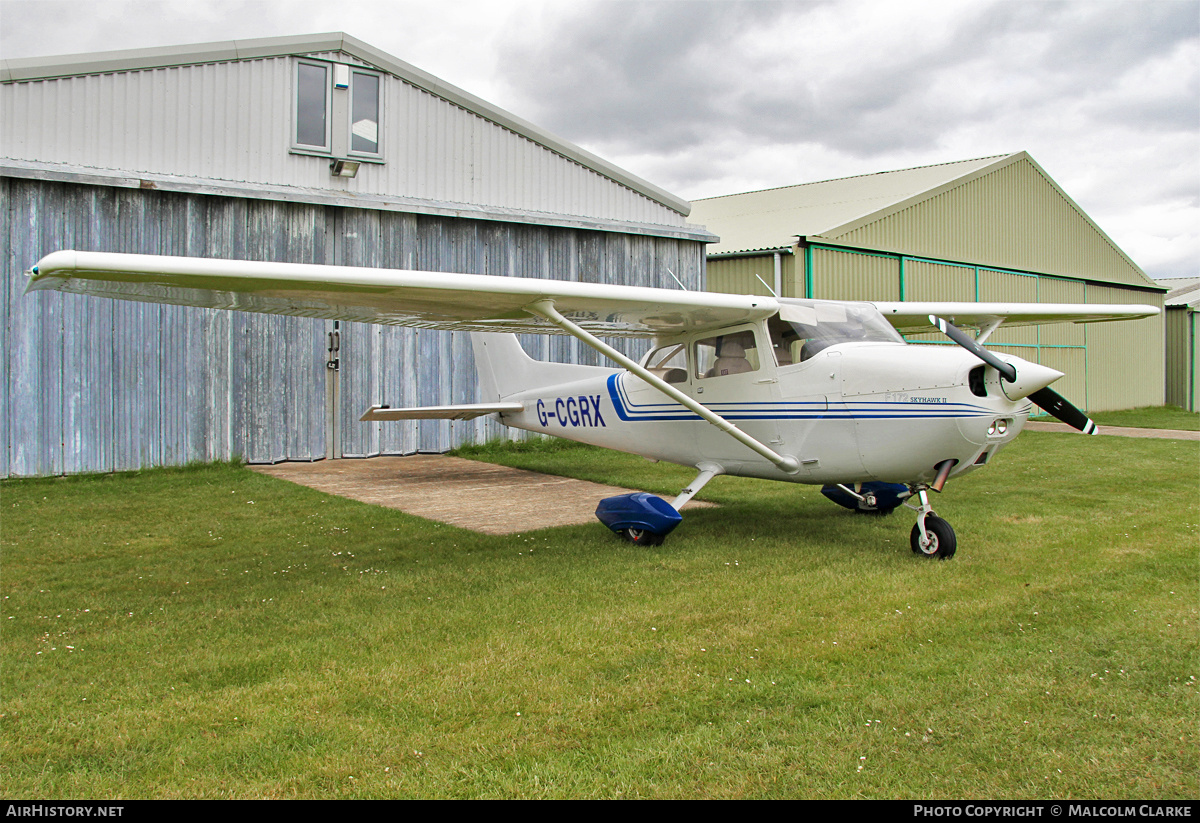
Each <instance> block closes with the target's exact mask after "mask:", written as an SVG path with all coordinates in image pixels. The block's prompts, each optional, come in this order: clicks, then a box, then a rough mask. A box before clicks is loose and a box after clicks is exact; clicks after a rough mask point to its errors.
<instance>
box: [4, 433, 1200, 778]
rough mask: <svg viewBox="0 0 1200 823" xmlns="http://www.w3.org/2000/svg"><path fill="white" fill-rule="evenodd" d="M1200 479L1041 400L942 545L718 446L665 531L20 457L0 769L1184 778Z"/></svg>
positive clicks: (538, 457) (567, 458) (552, 452)
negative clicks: (1048, 416)
mask: <svg viewBox="0 0 1200 823" xmlns="http://www.w3.org/2000/svg"><path fill="white" fill-rule="evenodd" d="M486 454H487V456H488V457H489V459H493V460H498V461H502V462H506V463H510V464H512V465H520V466H524V467H527V468H535V469H541V470H545V471H550V472H554V473H559V474H570V475H574V476H579V477H586V478H588V479H593V480H601V481H604V482H610V483H617V484H621V485H626V486H631V487H640V488H646V489H649V490H652V491H657V492H660V493H664V494H674V493H676V492H677V491H678V489H679V488H680V487H682V485H684V484H686V483H687V482H688V481H689V480H690V479H691V474H692V473H691V472H690V471H689V470H686V469H682V468H679V467H673V466H666V465H662V464H658V465H652V464H649V463H647V462H645V461H644V460H641V459H640V458H637V457H631V456H627V455H620V454H615V453H611V452H600V451H595V450H592V449H587V448H581V447H562V446H561V445H545V444H543V445H538V446H536V447H527V448H524V449H511V450H502V451H495V450H493V451H491V452H487V453H486ZM1084 467H1086V468H1084ZM1198 479H1200V477H1198V461H1197V448H1196V444H1194V443H1187V442H1180V441H1166V440H1141V439H1138V440H1135V439H1129V440H1126V439H1118V438H1088V437H1082V436H1072V435H1064V434H1043V433H1026V434H1024V435H1022V436H1021V437H1020V438H1019V439H1018V440H1017V441H1016V443H1015V444H1013V445H1012V446H1011V447H1009V448H1008V449H1007V450H1006V451H1005V452H1003V453H1002V454H1001V455H1000V456H999V458H998V459H997V460H996V461H995V463H994V464H993V465H991V466H989V467H988V468H987V469H986V470H983V471H979V472H976V473H974V474H972V475H970V476H968V477H966V478H962V479H961V480H958V481H952V482H951V483H950V484H949V485H948V486H947V490H946V493H945V494H944V495H942V496H941V497H939V498H937V499H936V503H937V504H938V512H939V514H941V515H942V516H943V517H945V518H946V519H948V520H949V521H950V522H951V523H952V524H953V525H954V527H955V528H956V530H957V531H958V537H959V551H958V555H957V556H956V557H955V558H954V559H953V560H950V561H947V562H937V561H927V560H923V559H920V558H917V557H915V556H914V555H913V554H912V553H911V551H910V550H909V546H908V532H909V529H910V528H911V526H912V523H913V517H912V513H911V512H908V511H907V510H905V509H902V510H900V512H899V513H897V514H895V515H893V516H891V517H887V518H869V517H860V516H855V515H853V514H851V513H850V512H847V511H845V510H843V509H840V508H838V507H836V506H833V505H832V504H830V503H829V502H828V501H826V500H825V499H824V498H823V497H821V495H820V494H819V492H818V491H817V490H816V489H814V488H808V487H799V486H789V485H785V484H778V483H769V482H764V481H754V480H746V479H740V478H729V477H720V478H717V479H716V480H714V481H713V482H712V483H710V484H709V485H708V486H707V487H706V488H705V489H704V492H703V493H702V494H701V497H702V498H706V499H709V500H714V501H717V502H719V503H720V504H721V507H720V508H717V509H703V510H697V511H694V512H690V513H688V514H687V515H686V516H685V518H684V523H683V525H682V526H681V527H680V528H679V529H678V531H677V532H676V533H675V534H673V535H672V536H671V537H670V538H669V539H668V540H667V542H666V544H665V545H664V546H662V547H661V548H657V549H646V548H638V547H634V546H631V545H628V544H625V543H622V542H620V541H619V540H617V539H616V538H615V537H614V536H613V535H611V534H610V533H608V532H607V531H606V530H605V529H604V528H603V527H602V526H601V525H600V524H599V523H595V524H590V525H585V526H577V527H567V528H556V529H547V530H543V531H537V532H531V533H528V534H520V535H513V536H508V537H488V536H485V535H479V534H475V533H472V532H467V531H463V530H460V529H455V528H452V527H449V526H444V525H439V524H437V523H433V522H430V521H425V520H420V519H418V518H414V517H410V516H406V515H404V514H402V513H400V512H396V511H391V510H387V509H382V508H377V507H373V506H369V505H365V504H361V503H356V502H352V501H349V500H344V499H340V498H335V497H330V496H327V495H323V494H320V493H318V492H315V491H312V490H309V489H306V488H302V487H299V486H295V485H292V484H290V483H287V482H284V481H280V480H275V479H272V478H268V477H264V476H262V475H259V474H256V473H254V472H251V471H248V470H245V469H241V468H237V467H232V466H227V465H222V466H210V467H202V468H197V469H190V470H157V471H147V472H143V473H139V474H134V475H120V476H104V477H83V478H68V479H57V480H32V481H10V482H6V483H4V484H2V485H0V512H2V516H0V530H2V531H0V537H2V546H0V563H2V574H0V597H2V599H0V604H2V608H0V632H2V634H0V640H2V643H0V790H2V792H3V794H4V795H5V796H7V797H11V798H97V799H99V798H139V797H213V798H217V797H238V798H258V797H266V798H273V797H333V798H340V797H538V798H541V797H656V798H674V797H712V798H738V797H781V798H789V797H801V798H803V797H830V798H1045V797H1061V798H1068V797H1070V798H1164V799H1168V798H1180V799H1187V798H1195V797H1196V796H1197V794H1198V792H1200V787H1198V780H1197V774H1198V772H1200V770H1198V768H1197V767H1198V765H1200V763H1198V760H1200V758H1198V757H1197V746H1196V742H1197V741H1196V730H1197V695H1196V691H1197V685H1196V674H1197V671H1196V664H1197V631H1196V628H1197V611H1198V603H1197V590H1198V588H1197V583H1198V571H1200V569H1198V564H1197V547H1198V543H1197V531H1198V528H1200V512H1198V502H1200V501H1198V499H1197V497H1198V495H1197V486H1198V484H1197V481H1198ZM469 504H470V501H469V500H468V501H464V505H469Z"/></svg>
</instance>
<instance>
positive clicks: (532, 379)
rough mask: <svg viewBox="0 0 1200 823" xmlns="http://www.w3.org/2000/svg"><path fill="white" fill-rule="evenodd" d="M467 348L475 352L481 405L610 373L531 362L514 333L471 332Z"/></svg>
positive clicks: (600, 368) (580, 367)
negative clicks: (543, 387)
mask: <svg viewBox="0 0 1200 823" xmlns="http://www.w3.org/2000/svg"><path fill="white" fill-rule="evenodd" d="M471 346H472V347H473V348H474V349H475V370H476V371H477V372H478V373H479V401H480V402H481V403H494V402H496V401H497V400H501V399H503V398H505V397H512V396H513V395H516V394H520V393H521V392H525V391H529V390H530V389H536V388H540V387H542V386H552V385H555V384H557V383H572V382H574V381H576V380H584V379H586V378H588V377H596V376H598V375H605V374H610V373H612V371H613V369H606V368H602V367H599V366H579V365H575V364H572V363H547V362H544V361H542V360H534V359H533V358H532V357H530V356H529V355H528V354H526V353H525V349H523V348H521V343H520V341H519V340H517V336H516V335H515V334H490V333H481V332H472V333H471Z"/></svg>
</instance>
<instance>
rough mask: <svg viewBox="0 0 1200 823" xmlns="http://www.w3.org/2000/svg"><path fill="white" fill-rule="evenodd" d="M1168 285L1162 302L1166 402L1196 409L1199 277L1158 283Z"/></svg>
mask: <svg viewBox="0 0 1200 823" xmlns="http://www.w3.org/2000/svg"><path fill="white" fill-rule="evenodd" d="M1161 285H1163V286H1166V287H1168V288H1170V289H1171V290H1170V291H1169V292H1167V297H1166V303H1167V311H1166V330H1167V331H1166V333H1167V398H1166V399H1167V402H1168V403H1170V404H1171V405H1173V406H1179V407H1180V408H1183V409H1187V410H1188V411H1200V398H1198V397H1197V396H1196V395H1197V386H1196V362H1197V360H1200V335H1198V334H1197V328H1196V325H1197V324H1196V313H1197V310H1200V279H1195V278H1193V279H1190V280H1180V281H1175V282H1174V283H1173V282H1172V281H1170V280H1165V281H1162V282H1161Z"/></svg>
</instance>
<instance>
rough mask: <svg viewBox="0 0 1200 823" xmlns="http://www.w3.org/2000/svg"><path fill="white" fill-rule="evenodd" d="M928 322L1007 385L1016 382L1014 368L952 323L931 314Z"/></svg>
mask: <svg viewBox="0 0 1200 823" xmlns="http://www.w3.org/2000/svg"><path fill="white" fill-rule="evenodd" d="M929 322H930V323H932V324H933V325H935V326H937V327H938V330H939V331H941V333H942V334H944V335H946V336H947V337H949V338H950V339H951V340H953V341H954V342H955V343H957V344H958V345H960V346H962V347H963V348H964V349H966V350H967V351H969V352H970V353H971V354H973V355H975V356H976V357H978V358H979V359H980V360H982V361H983V362H984V363H987V364H988V365H989V366H991V367H992V368H993V369H995V370H996V371H998V372H1000V376H1001V377H1003V378H1004V379H1005V380H1007V381H1008V382H1009V383H1013V382H1016V379H1017V370H1016V369H1015V368H1013V366H1012V364H1010V363H1005V362H1004V361H1003V360H1001V359H1000V358H999V357H997V356H996V355H994V354H992V353H991V352H990V351H988V350H987V349H985V348H984V347H983V346H981V345H979V344H978V343H976V342H975V341H974V340H972V339H971V336H970V335H969V334H967V333H966V332H965V331H963V330H962V329H960V328H959V327H958V326H956V325H954V324H953V323H950V322H949V321H946V320H943V319H942V318H940V317H938V316H936V315H933V314H931V315H929ZM1039 405H1041V404H1039Z"/></svg>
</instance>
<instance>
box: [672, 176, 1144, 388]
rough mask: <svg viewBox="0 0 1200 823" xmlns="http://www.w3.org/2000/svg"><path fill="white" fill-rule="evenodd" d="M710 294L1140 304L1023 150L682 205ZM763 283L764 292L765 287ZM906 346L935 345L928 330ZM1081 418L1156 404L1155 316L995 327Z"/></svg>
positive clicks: (1087, 222) (1000, 341)
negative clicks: (1049, 377) (699, 232)
mask: <svg viewBox="0 0 1200 823" xmlns="http://www.w3.org/2000/svg"><path fill="white" fill-rule="evenodd" d="M692 206H693V210H692V214H691V219H692V220H694V221H696V222H697V223H702V224H704V225H705V226H707V227H708V228H709V229H711V230H712V231H713V232H714V233H715V234H717V235H720V238H721V240H720V242H719V243H717V244H714V245H712V246H710V247H709V249H708V287H709V289H711V290H713V291H723V292H734V293H757V294H765V293H767V287H768V286H769V287H770V288H771V289H772V290H774V291H776V292H777V293H779V294H781V295H782V296H785V297H815V298H828V299H837V300H913V301H917V300H955V301H984V302H1021V303H1142V304H1148V305H1153V306H1158V307H1160V308H1161V307H1162V305H1163V292H1164V291H1165V290H1164V289H1163V288H1162V287H1160V286H1158V285H1157V284H1156V283H1154V281H1152V280H1151V279H1150V278H1149V277H1147V276H1146V273H1145V272H1143V271H1142V270H1141V269H1140V268H1139V267H1138V266H1137V264H1136V263H1134V262H1133V261H1132V260H1130V258H1129V256H1128V255H1126V254H1125V253H1124V252H1123V251H1121V249H1120V248H1119V247H1118V246H1117V245H1116V243H1114V242H1113V241H1112V240H1111V239H1110V238H1109V237H1108V236H1107V235H1106V234H1105V233H1104V232H1103V231H1102V230H1101V229H1100V228H1099V227H1098V226H1097V225H1096V224H1095V222H1093V221H1092V220H1091V219H1090V218H1089V217H1088V216H1087V214H1085V213H1084V211H1083V210H1082V209H1081V208H1079V206H1078V205H1077V204H1076V203H1075V202H1074V201H1073V200H1071V198H1070V197H1068V196H1067V195H1066V193H1065V192H1063V190H1062V189H1061V188H1060V187H1059V186H1058V185H1057V184H1056V183H1055V182H1054V181H1053V180H1052V179H1051V178H1050V176H1049V175H1047V174H1046V172H1045V171H1044V170H1043V169H1042V168H1041V167H1040V166H1039V165H1038V164H1037V163H1036V162H1035V161H1034V160H1033V159H1032V158H1031V157H1030V156H1029V155H1028V154H1026V153H1025V152H1019V153H1017V154H1011V155H1004V156H998V157H985V158H982V159H978V160H966V161H962V162H957V163H946V164H942V165H936V166H926V167H922V168H915V169H905V170H902V171H893V172H884V173H880V174H869V175H863V176H859V177H848V178H843V179H839V180H827V181H824V182H819V183H810V184H807V185H800V186H787V187H784V188H777V189H770V190H766V191H756V192H747V193H744V194H734V195H729V196H726V197H714V198H709V199H704V200H697V201H694V202H693V204H692ZM764 281H765V284H764ZM910 339H911V340H913V341H914V342H930V343H938V344H946V342H945V338H944V337H942V336H941V335H940V334H938V333H936V332H933V333H931V334H928V335H915V336H910ZM987 345H988V348H989V349H994V350H996V351H1001V352H1004V351H1007V352H1010V353H1012V354H1015V355H1017V356H1020V357H1023V358H1025V359H1026V360H1030V361H1033V362H1038V363H1043V364H1045V365H1047V366H1051V367H1053V368H1055V369H1058V370H1059V371H1062V372H1065V373H1066V377H1064V378H1062V379H1061V380H1059V381H1058V382H1057V383H1055V390H1056V391H1058V392H1059V393H1061V394H1062V395H1064V396H1066V397H1070V398H1072V400H1073V401H1074V402H1076V403H1077V404H1078V405H1080V406H1081V407H1084V408H1087V409H1089V410H1092V411H1103V410H1108V409H1123V408H1131V407H1136V406H1156V405H1161V404H1162V403H1163V378H1164V368H1165V367H1164V356H1163V317H1162V315H1160V316H1158V317H1153V318H1147V319H1144V320H1136V321H1130V322H1122V323H1094V324H1087V325H1071V324H1060V325H1052V326H1045V327H1036V326H1035V327H1027V328H1019V329H1000V330H999V331H997V332H996V333H994V334H993V335H992V336H991V338H990V339H989V341H988V344H987Z"/></svg>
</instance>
